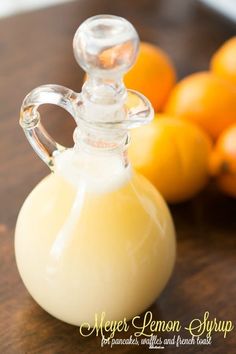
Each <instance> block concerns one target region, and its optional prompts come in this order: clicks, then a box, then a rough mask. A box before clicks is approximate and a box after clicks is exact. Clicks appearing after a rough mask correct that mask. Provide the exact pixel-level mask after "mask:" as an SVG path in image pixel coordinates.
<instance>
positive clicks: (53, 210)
mask: <svg viewBox="0 0 236 354" xmlns="http://www.w3.org/2000/svg"><path fill="white" fill-rule="evenodd" d="M138 46H139V39H138V35H137V32H136V31H135V29H134V27H133V26H132V25H131V24H130V23H129V22H128V21H126V20H125V19H123V18H120V17H116V16H109V15H100V16H95V17H92V18H89V19H88V20H86V21H85V22H84V23H82V24H81V26H80V27H79V28H78V30H77V32H76V34H75V36H74V41H73V48H74V54H75V58H76V60H77V62H78V63H79V64H80V66H81V67H82V68H83V69H84V70H85V71H86V73H87V79H86V81H85V83H84V85H83V88H82V92H81V93H76V92H73V91H72V90H69V89H68V88H65V87H62V86H58V85H45V86H41V87H38V88H36V89H34V90H33V91H32V92H30V93H29V94H28V95H27V96H26V98H25V99H24V101H23V104H22V108H21V116H20V125H21V127H22V128H23V130H24V132H25V135H26V137H27V139H28V140H29V142H30V144H31V145H32V147H33V149H34V150H35V151H36V153H37V154H38V155H39V157H40V158H41V159H42V160H43V161H44V162H45V163H46V164H47V165H48V166H49V168H50V170H51V173H50V174H49V175H48V176H47V177H46V178H44V179H43V180H42V181H41V182H40V183H39V184H38V185H37V186H36V187H35V188H34V189H33V191H32V192H31V193H30V194H29V196H28V197H27V198H26V200H25V202H24V204H23V206H22V208H21V210H20V213H19V216H18V220H17V225H16V231H15V253H16V261H17V266H18V269H19V272H20V275H21V277H22V280H23V282H24V284H25V286H26V288H27V289H28V291H29V293H30V294H31V295H32V297H33V298H34V299H35V300H36V302H37V303H38V304H39V305H40V306H41V307H42V308H44V309H45V310H46V311H47V312H49V313H50V314H51V315H53V316H55V317H56V318H58V319H60V320H62V321H65V322H68V323H70V324H74V325H81V324H82V323H85V322H86V323H89V324H91V325H92V324H93V323H94V318H95V315H96V314H97V315H99V314H101V313H103V312H104V313H105V316H106V319H107V320H124V318H125V319H126V320H129V319H131V318H132V317H133V316H135V315H137V314H139V313H141V312H143V311H144V310H145V309H147V308H148V307H149V306H150V305H151V304H152V303H153V301H154V300H155V299H156V298H157V296H158V295H159V294H160V292H161V291H162V290H163V288H164V286H165V285H166V283H167V281H168V279H169V277H170V275H171V272H172V269H173V265H174V260H175V232H174V227H173V223H172V219H171V216H170V213H169V210H168V207H167V205H166V203H165V202H164V200H163V198H162V197H161V195H160V194H159V193H158V191H157V190H156V189H155V188H154V187H153V186H152V185H151V183H150V182H149V181H148V180H146V179H145V178H144V177H143V176H141V175H139V174H137V173H136V172H135V171H133V170H132V167H131V166H130V164H129V161H128V154H127V148H128V144H129V134H128V131H129V129H130V128H132V127H138V126H141V125H142V124H147V123H148V122H149V121H150V120H151V119H152V118H153V110H152V107H151V105H150V103H149V101H148V100H147V99H146V98H145V97H144V96H143V95H141V94H140V93H138V92H135V91H133V90H127V89H126V88H125V86H124V84H123V80H122V76H123V75H124V73H125V72H127V71H128V70H129V68H130V67H131V66H132V65H133V63H134V61H135V58H136V56H137V52H138ZM42 104H54V105H58V106H60V107H62V108H64V109H65V110H66V111H68V112H69V113H70V114H71V116H72V117H73V118H74V119H75V121H76V123H77V127H76V129H75V132H74V136H73V137H74V142H75V144H74V147H73V148H65V147H64V146H62V145H60V144H58V143H57V142H56V141H55V140H54V139H53V138H52V137H51V136H50V135H49V134H48V133H47V132H46V130H45V129H44V127H43V125H42V123H41V121H40V114H39V112H38V108H39V106H40V105H42ZM140 129H141V128H140ZM140 144H142V142H141V141H140Z"/></svg>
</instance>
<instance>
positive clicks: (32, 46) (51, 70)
mask: <svg viewBox="0 0 236 354" xmlns="http://www.w3.org/2000/svg"><path fill="white" fill-rule="evenodd" d="M98 13H111V14H117V15H121V16H124V17H126V18H127V19H129V20H130V21H131V22H132V23H133V24H134V25H135V26H136V28H137V30H138V32H139V34H140V36H141V38H142V39H143V40H148V41H150V42H153V43H157V44H159V45H160V46H161V47H163V48H164V49H165V50H166V51H167V52H168V53H169V54H170V55H171V57H172V58H173V60H174V62H175V65H176V67H177V69H178V74H179V77H182V76H183V75H186V74H189V73H192V72H194V71H197V70H206V69H207V68H208V65H209V58H210V56H211V54H212V53H213V52H214V50H215V49H216V48H217V47H218V46H219V45H220V44H221V43H222V42H223V41H224V40H225V39H227V38H228V37H230V36H232V35H234V34H235V26H234V25H233V24H230V23H227V22H225V21H222V19H220V18H218V17H216V16H215V15H213V14H211V13H209V12H208V11H206V10H204V9H203V8H201V7H199V6H197V5H196V3H195V4H194V1H190V0H178V1H176V0H163V1H155V0H136V1H131V0H119V1H110V0H94V1H92V0H80V1H78V2H74V3H69V4H66V5H62V6H57V7H53V8H50V9H46V10H40V11H37V12H33V13H27V14H24V15H20V16H15V17H12V18H8V19H4V20H1V21H0V198H1V199H0V200H1V203H0V353H2V354H23V353H56V354H59V353H68V354H72V353H100V352H101V353H103V352H110V351H112V352H115V353H131V352H133V353H137V352H144V351H148V350H149V349H147V348H146V347H132V346H117V347H114V348H113V349H112V350H111V349H109V348H108V347H105V348H101V347H100V338H96V337H95V336H92V337H89V338H87V339H84V338H82V337H81V336H80V335H79V334H78V329H77V328H76V327H73V326H69V325H67V324H64V323H62V322H60V321H58V320H56V319H54V318H53V317H51V316H50V315H48V314H47V313H45V312H44V311H43V310H42V309H41V308H40V307H39V306H37V305H36V303H35V302H34V301H33V300H32V298H31V297H30V296H29V295H28V293H27V291H26V289H25V288H24V286H23V284H22V282H21V280H20V277H19V275H18V272H17V269H16V264H15V259H14V247H13V238H14V226H15V222H16V217H17V214H18V211H19V209H20V207H21V204H22V202H23V201H24V199H25V197H26V196H27V195H28V193H29V192H30V191H31V190H32V188H33V187H34V186H35V185H36V183H37V182H38V181H40V180H41V178H42V177H43V176H45V175H46V174H47V173H48V170H47V168H46V167H45V165H44V164H43V163H42V161H40V160H39V159H38V158H37V157H36V155H35V153H34V152H33V150H32V149H31V148H30V146H29V144H28V143H27V141H26V139H25V137H24V135H23V133H22V131H21V129H20V127H19V125H18V117H19V109H20V105H21V102H22V99H23V97H24V96H25V94H26V93H28V92H29V91H30V90H31V89H32V88H34V87H36V86H38V85H40V84H45V83H58V84H61V85H65V86H68V87H70V88H72V89H74V90H77V91H79V90H80V88H81V81H82V76H83V73H82V71H81V70H80V69H79V68H78V66H77V64H76V63H75V60H74V58H73V53H72V46H71V42H72V37H73V34H74V32H75V30H76V28H77V27H78V25H79V24H80V23H81V21H83V20H84V19H85V18H87V17H89V16H91V15H94V14H98ZM44 111H45V115H44V116H46V117H47V118H48V119H47V118H46V119H45V124H46V126H47V128H48V130H49V131H50V132H51V133H52V134H53V136H54V137H56V138H57V140H59V141H61V142H62V143H63V144H65V145H71V144H72V131H73V129H74V125H73V122H72V120H71V119H67V115H66V119H65V112H64V111H62V110H61V109H57V108H52V107H50V108H47V109H45V110H44ZM171 209H172V212H173V216H174V219H175V224H176V229H177V235H178V258H177V264H176V268H175V272H174V274H173V276H172V278H171V281H170V282H169V284H168V286H167V287H166V289H165V291H164V292H163V293H162V295H161V297H160V298H159V299H158V300H157V301H156V303H155V304H154V305H153V306H152V308H151V310H152V312H153V316H154V319H162V320H166V321H167V320H179V321H181V322H182V323H183V325H187V324H188V322H189V321H190V320H191V319H193V318H199V317H202V315H203V313H204V311H206V310H207V311H209V312H210V316H211V318H214V317H216V318H217V319H219V320H220V319H221V320H224V319H225V320H232V321H234V324H236V300H235V298H236V256H235V255H236V252H235V251H236V216H235V215H236V214H235V212H236V201H235V200H231V199H230V198H226V197H224V196H222V195H220V194H219V193H217V192H215V191H214V188H212V187H210V188H209V189H208V190H207V191H205V192H204V193H202V194H200V195H199V196H198V197H197V198H195V199H194V200H192V201H190V202H188V203H185V204H182V205H178V206H175V207H172V208H171ZM235 331H236V330H234V331H233V332H232V333H230V334H229V335H228V336H227V338H226V339H224V338H223V335H222V334H219V333H216V334H214V337H213V344H212V345H211V346H210V347H209V346H205V347H204V346H201V347H196V346H189V347H187V348H186V347H181V348H180V349H178V350H179V351H180V352H183V353H198V352H204V353H219V354H223V353H224V354H225V353H232V354H233V353H235V350H236V349H235V347H236V340H235ZM175 350H177V349H176V348H172V347H166V349H165V350H164V352H165V353H169V352H174V351H175Z"/></svg>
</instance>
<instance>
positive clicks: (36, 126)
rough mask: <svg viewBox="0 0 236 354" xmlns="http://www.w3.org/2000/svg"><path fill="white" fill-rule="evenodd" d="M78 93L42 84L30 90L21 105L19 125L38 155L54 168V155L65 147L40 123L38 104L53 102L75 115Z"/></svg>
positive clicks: (57, 86)
mask: <svg viewBox="0 0 236 354" xmlns="http://www.w3.org/2000/svg"><path fill="white" fill-rule="evenodd" d="M79 97H80V95H79V94H77V93H75V92H74V91H72V90H70V89H68V88H66V87H64V86H60V85H43V86H39V87H37V88H36V89H34V90H32V91H31V92H30V93H29V94H28V95H27V96H26V97H25V99H24V101H23V103H22V106H21V113H20V125H21V127H22V128H23V130H24V133H25V135H26V137H27V139H28V141H29V143H30V144H31V146H32V147H33V149H34V150H35V152H36V153H37V154H38V156H39V157H40V158H41V159H42V160H43V161H44V162H45V163H46V164H47V165H48V167H49V168H50V169H51V170H52V171H53V170H54V156H55V155H56V154H57V153H59V152H60V151H63V150H65V149H66V148H65V147H64V146H62V145H60V144H59V143H57V142H56V141H55V140H54V139H53V138H52V137H51V136H50V135H49V133H48V132H47V131H46V129H45V128H44V127H43V125H42V123H41V118H40V113H39V112H38V108H39V106H41V105H43V104H54V105H57V106H60V107H62V108H64V109H65V110H66V111H67V112H69V113H70V114H71V116H72V117H73V118H75V117H76V103H77V104H78V100H79Z"/></svg>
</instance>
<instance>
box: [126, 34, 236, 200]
mask: <svg viewBox="0 0 236 354" xmlns="http://www.w3.org/2000/svg"><path fill="white" fill-rule="evenodd" d="M125 84H126V86H127V87H129V88H133V89H136V90H138V91H140V92H142V93H143V94H144V95H145V96H146V97H148V98H149V100H150V101H151V103H152V105H153V107H154V109H155V111H156V112H159V113H157V114H156V116H155V119H154V121H153V122H152V123H150V124H148V125H147V126H145V127H142V128H137V129H135V130H134V131H132V133H131V137H132V143H131V146H130V149H129V156H130V160H131V162H132V163H133V165H134V167H135V168H136V169H137V170H138V171H140V172H141V173H142V174H144V175H145V176H146V177H147V178H148V179H150V180H151V181H152V183H153V184H154V185H155V186H156V187H157V189H158V190H159V191H160V192H161V193H162V195H163V196H164V198H165V199H166V200H167V201H168V202H170V203H176V202H181V201H184V200H187V199H189V198H192V197H193V196H194V195H196V194H197V193H198V192H199V191H200V190H202V189H203V188H204V187H205V186H206V184H207V182H208V181H209V178H210V177H213V178H215V180H216V183H217V185H218V186H219V188H220V189H221V190H222V191H223V192H225V193H227V194H228V195H231V196H233V197H236V37H233V38H231V39H230V40H228V41H227V42H225V43H224V44H223V45H222V47H220V48H219V49H218V50H217V51H216V53H215V54H214V55H213V57H212V58H211V61H210V68H209V71H206V72H198V73H194V74H192V75H189V76H187V77H185V78H184V79H183V80H181V81H179V82H178V83H176V71H175V68H174V66H173V63H172V62H171V60H170V58H169V57H168V55H167V54H166V53H165V52H164V51H163V50H161V49H160V48H158V47H157V46H154V45H152V44H149V43H141V48H140V53H139V57H138V59H137V62H136V64H135V65H134V67H133V68H132V69H131V70H130V71H129V72H128V73H127V75H126V76H125Z"/></svg>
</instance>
